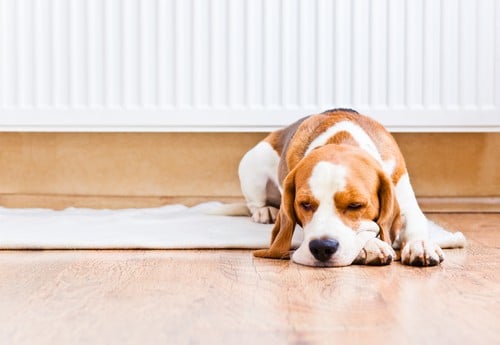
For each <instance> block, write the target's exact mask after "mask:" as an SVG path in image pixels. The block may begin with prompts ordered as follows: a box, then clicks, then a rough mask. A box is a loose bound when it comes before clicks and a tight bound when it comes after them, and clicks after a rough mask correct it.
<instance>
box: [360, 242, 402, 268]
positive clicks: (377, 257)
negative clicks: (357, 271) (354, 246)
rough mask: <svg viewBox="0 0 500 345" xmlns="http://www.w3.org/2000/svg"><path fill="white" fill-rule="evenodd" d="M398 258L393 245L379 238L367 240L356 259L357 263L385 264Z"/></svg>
mask: <svg viewBox="0 0 500 345" xmlns="http://www.w3.org/2000/svg"><path fill="white" fill-rule="evenodd" d="M395 258H396V253H395V252H394V249H392V247H391V246H390V245H389V244H388V243H386V242H384V241H381V240H379V239H378V238H374V239H371V240H369V241H368V242H366V244H365V246H364V247H363V250H362V251H361V252H360V253H359V255H358V257H357V258H356V259H355V260H354V262H353V263H354V264H356V265H371V266H383V265H389V264H390V263H391V262H392V261H393V260H394V259H395Z"/></svg>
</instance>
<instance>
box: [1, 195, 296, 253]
mask: <svg viewBox="0 0 500 345" xmlns="http://www.w3.org/2000/svg"><path fill="white" fill-rule="evenodd" d="M218 205H220V203H217V202H211V203H204V204H200V205H198V206H195V207H191V208H188V207H186V206H182V205H168V206H163V207H159V208H146V209H125V210H94V209H83V208H68V209H65V210H63V211H53V210H48V209H8V208H0V248H2V249H118V248H150V249H179V248H264V247H268V246H269V241H270V238H271V237H270V236H271V230H272V225H268V224H257V223H254V222H252V221H251V219H250V218H249V217H227V216H214V215H208V214H205V212H207V211H208V210H210V209H212V208H214V207H217V206H218ZM301 235H302V234H301V231H296V234H295V237H294V243H295V244H300V242H301Z"/></svg>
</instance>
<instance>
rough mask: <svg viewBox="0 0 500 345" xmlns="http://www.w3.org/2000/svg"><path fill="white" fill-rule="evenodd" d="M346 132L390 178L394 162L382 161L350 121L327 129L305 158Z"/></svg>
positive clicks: (367, 139)
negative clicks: (334, 137) (337, 135)
mask: <svg viewBox="0 0 500 345" xmlns="http://www.w3.org/2000/svg"><path fill="white" fill-rule="evenodd" d="M340 132H347V133H349V134H350V135H351V137H352V138H353V139H354V140H355V141H356V142H357V143H358V145H359V147H360V148H361V149H363V150H365V151H366V152H368V153H369V154H370V155H371V156H372V157H373V158H375V160H377V162H379V163H380V165H382V167H383V169H384V171H385V172H386V173H387V174H388V175H389V176H390V175H392V172H393V171H394V168H395V166H396V162H395V161H394V160H388V161H385V162H384V161H383V160H382V156H381V155H380V152H379V151H378V149H377V145H375V143H374V142H373V140H372V139H371V138H370V136H369V135H368V134H367V133H366V132H365V131H364V130H363V129H362V128H361V127H360V126H358V125H356V124H355V123H353V122H351V121H341V122H338V123H336V124H335V125H333V126H332V127H330V128H328V129H327V130H326V131H324V132H323V133H321V134H320V135H318V136H317V137H316V139H314V140H313V141H312V142H311V144H310V145H309V146H308V148H307V150H306V153H305V156H307V155H308V154H309V153H311V151H312V150H314V149H315V148H317V147H320V146H323V145H325V144H326V143H327V141H328V140H329V139H330V138H331V137H333V136H335V135H336V134H337V133H340Z"/></svg>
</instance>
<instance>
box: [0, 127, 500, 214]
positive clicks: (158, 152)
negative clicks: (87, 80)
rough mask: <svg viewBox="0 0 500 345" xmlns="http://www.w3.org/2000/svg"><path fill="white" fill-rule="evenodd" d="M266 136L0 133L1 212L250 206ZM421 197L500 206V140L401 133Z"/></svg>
mask: <svg viewBox="0 0 500 345" xmlns="http://www.w3.org/2000/svg"><path fill="white" fill-rule="evenodd" d="M264 135H265V134H262V133H0V148H1V150H0V166H1V169H0V204H1V205H4V206H9V207H53V208H63V207H68V206H72V205H76V206H85V207H112V208H113V207H141V206H157V205H161V204H164V203H167V202H178V201H182V202H187V203H194V202H197V201H199V200H205V199H220V200H234V199H239V198H241V194H240V189H239V182H238V179H237V166H238V162H239V159H240V158H241V156H242V155H243V154H244V153H245V152H246V150H248V149H249V148H250V147H252V146H253V145H254V144H255V143H257V142H258V141H259V140H260V139H261V138H262V137H263V136H264ZM395 137H396V139H397V141H398V142H399V144H400V146H401V149H402V151H403V153H404V155H405V157H406V159H407V165H408V168H409V170H410V173H411V178H412V182H413V184H414V187H415V190H416V192H417V195H418V196H419V197H461V198H463V197H499V196H500V160H499V159H498V157H500V152H499V151H500V133H468V134H467V133H460V134H459V133H455V134H453V133H439V134H438V133H434V134H423V133H422V134H416V133H413V134H411V133H403V134H395Z"/></svg>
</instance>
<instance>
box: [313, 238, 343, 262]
mask: <svg viewBox="0 0 500 345" xmlns="http://www.w3.org/2000/svg"><path fill="white" fill-rule="evenodd" d="M338 248H339V242H338V241H337V240H334V239H333V238H328V239H321V240H312V241H311V242H309V250H310V251H311V254H312V255H313V256H314V257H315V258H316V259H317V260H319V261H321V262H325V261H328V260H330V258H331V257H332V255H333V254H335V252H336V251H337V249H338Z"/></svg>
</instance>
